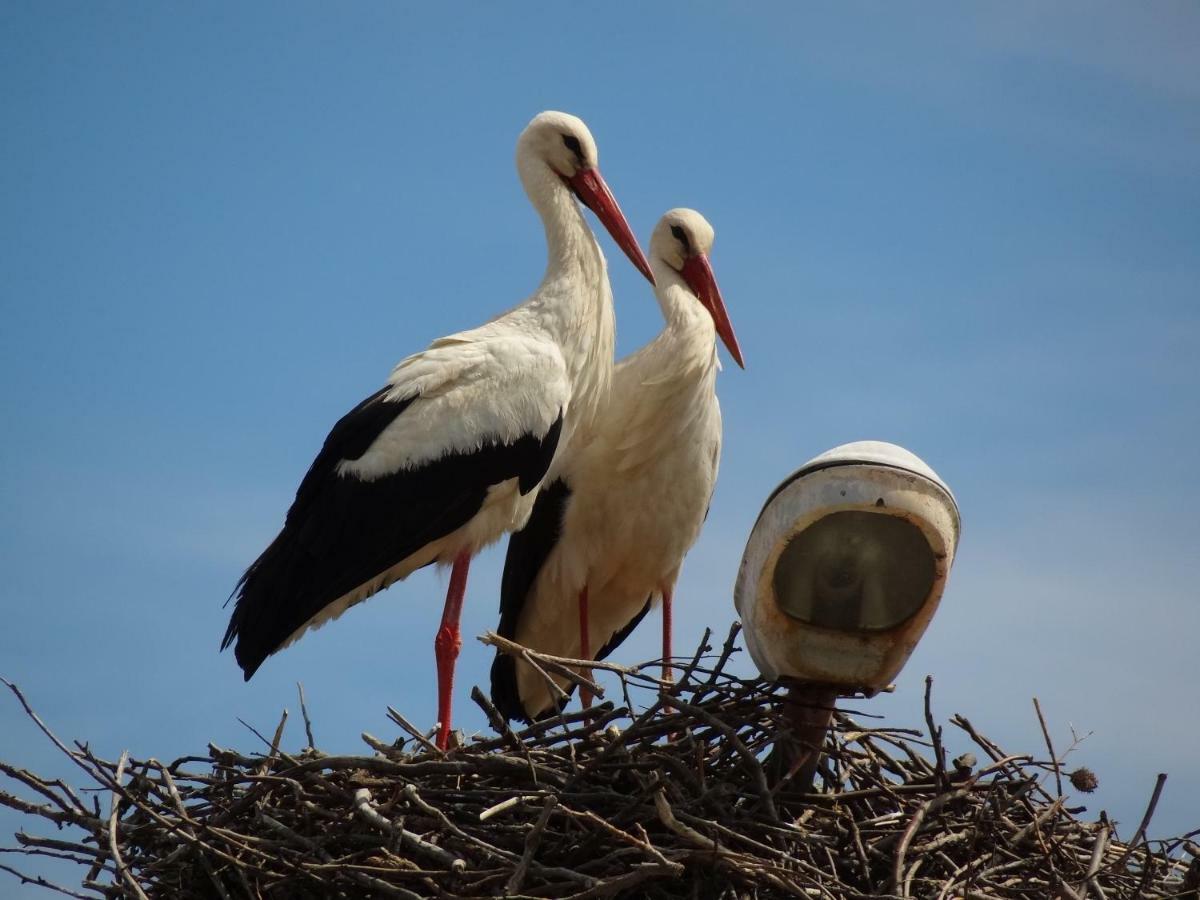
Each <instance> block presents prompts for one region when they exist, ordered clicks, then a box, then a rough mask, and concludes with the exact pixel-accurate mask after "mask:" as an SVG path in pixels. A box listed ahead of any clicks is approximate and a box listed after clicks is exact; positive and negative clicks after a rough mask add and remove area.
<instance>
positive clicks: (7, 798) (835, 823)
mask: <svg viewBox="0 0 1200 900" xmlns="http://www.w3.org/2000/svg"><path fill="white" fill-rule="evenodd" d="M736 633H737V632H736V626H735V628H734V629H733V630H731V632H730V634H729V637H728V639H727V640H726V641H725V643H724V646H723V647H722V648H721V649H720V651H719V652H718V653H716V654H710V650H711V648H710V647H708V646H707V636H706V643H705V644H704V645H702V646H701V647H700V648H699V649H698V650H697V652H696V654H695V656H694V657H693V658H692V660H691V661H690V663H687V664H681V665H680V666H678V681H677V682H676V683H675V684H673V685H671V684H665V683H663V682H661V681H660V680H659V679H657V678H655V677H653V675H652V674H650V673H652V672H654V671H655V669H656V667H657V664H645V665H643V666H638V667H632V668H628V667H621V666H615V665H609V664H598V665H597V666H596V668H605V669H609V670H611V671H614V672H616V674H617V675H618V676H619V683H620V689H621V692H622V697H621V700H620V701H619V702H611V701H610V702H605V703H599V704H597V705H596V706H595V707H593V709H592V710H591V713H590V714H585V713H583V712H582V711H574V712H569V713H566V714H563V715H560V716H557V717H555V718H553V719H550V720H548V721H544V722H541V723H538V724H536V725H534V726H531V727H529V728H525V729H524V730H520V731H513V730H511V729H510V728H509V727H508V726H506V725H505V724H504V723H503V722H502V721H501V720H500V718H499V716H497V715H496V712H495V710H494V709H493V708H492V707H491V704H490V703H489V702H488V700H487V699H486V697H484V696H483V695H482V694H481V693H480V692H479V691H478V689H476V690H475V691H474V692H473V694H472V697H473V699H474V700H475V702H476V703H477V704H479V705H480V706H481V707H482V708H483V710H484V712H485V713H486V714H487V716H488V720H489V722H490V723H491V725H492V728H493V730H494V732H495V734H494V735H492V736H475V737H473V738H471V739H470V740H468V741H466V742H465V743H463V745H462V746H459V747H458V748H456V749H453V750H451V751H449V752H447V753H442V752H439V751H438V750H436V749H435V748H434V747H433V745H432V744H431V743H430V742H429V741H428V739H427V738H426V737H425V736H424V735H423V734H421V733H419V732H417V731H416V729H414V728H413V727H412V726H411V725H410V724H409V723H408V722H407V721H406V720H405V719H404V718H403V716H401V715H400V714H399V713H397V712H395V711H394V710H389V714H390V715H391V717H392V720H393V721H394V722H395V723H396V724H397V725H399V726H400V727H401V728H403V729H404V730H405V731H406V732H407V734H408V737H407V738H405V739H402V740H398V741H396V742H394V743H387V742H383V741H380V740H378V739H376V738H374V737H372V736H371V735H369V734H364V735H363V736H362V738H363V740H364V742H365V743H366V744H367V745H368V746H369V747H370V751H371V752H370V753H367V754H364V755H361V756H330V755H326V754H324V753H322V752H320V751H319V750H317V749H315V748H314V747H313V746H312V731H311V727H309V721H308V715H307V711H305V714H304V721H305V726H306V734H307V735H308V737H309V740H308V746H307V747H306V748H305V749H303V750H301V751H300V752H298V753H288V752H285V751H284V750H283V749H282V745H281V736H282V734H283V725H284V722H283V721H281V722H280V724H279V728H278V729H277V731H276V734H275V737H274V739H273V740H270V741H268V740H266V739H265V738H264V747H263V750H264V752H263V754H261V755H246V754H243V753H240V752H236V751H234V750H230V749H224V748H221V747H217V746H213V745H210V746H209V747H208V751H207V753H206V754H205V755H202V756H189V757H185V758H183V759H178V760H175V761H174V762H172V763H169V764H164V763H161V762H159V761H157V760H155V759H153V758H151V759H145V760H141V759H133V758H131V757H129V756H128V755H127V754H123V755H122V756H121V758H120V759H119V760H117V761H115V762H113V761H109V760H104V759H101V758H99V757H98V756H96V755H95V754H94V753H93V752H92V751H91V750H90V749H89V748H88V747H87V745H85V744H81V743H76V744H75V745H73V746H70V747H68V746H67V745H65V744H64V743H62V742H61V741H60V740H59V739H58V738H57V737H55V736H54V734H53V733H52V732H51V731H50V730H49V729H48V728H46V726H45V725H44V724H43V723H42V722H41V720H40V719H38V718H37V716H36V713H35V712H34V711H33V710H32V709H31V708H30V707H29V705H28V704H27V703H26V701H25V698H24V697H23V696H22V695H21V693H20V691H19V690H17V688H16V687H15V686H13V685H9V687H10V688H12V690H13V692H14V693H15V694H16V695H17V697H18V698H19V699H20V701H21V703H22V704H23V705H24V706H25V710H26V712H27V714H28V715H30V716H31V717H32V718H33V719H34V720H35V721H36V722H37V724H38V725H39V727H41V728H42V729H43V731H45V733H46V736H47V739H48V740H51V741H53V742H54V743H55V745H56V746H57V747H58V748H59V749H60V750H61V751H62V752H64V753H66V754H67V755H68V756H69V757H70V758H71V759H72V760H73V761H74V762H75V764H76V765H78V767H79V768H80V769H81V770H82V771H83V772H84V773H85V774H86V777H85V778H84V780H83V783H82V784H81V785H80V786H78V787H73V786H71V785H69V784H66V783H64V782H62V781H50V780H46V779H43V778H40V777H39V776H37V775H36V774H34V773H32V772H29V771H26V770H24V769H19V768H16V767H14V766H11V765H8V764H6V763H3V762H0V775H3V776H4V777H5V779H6V780H7V781H8V782H10V783H11V784H6V785H5V786H6V787H9V786H12V787H14V789H15V790H17V791H18V792H19V793H18V794H14V793H9V792H7V791H0V803H2V804H4V805H6V806H9V807H11V808H13V809H16V810H19V811H21V812H22V813H25V814H27V816H28V817H29V820H30V825H31V827H32V826H33V825H35V824H37V825H40V826H42V827H43V828H44V827H45V826H46V825H47V824H48V823H49V824H53V825H55V826H58V829H59V830H58V831H56V832H55V834H54V836H53V837H45V836H36V835H34V834H30V833H26V832H21V833H18V834H17V835H16V840H17V846H16V847H12V848H4V853H5V854H6V855H4V856H0V869H3V870H5V871H7V872H8V873H10V874H11V875H14V876H16V877H17V878H20V879H22V880H23V881H26V882H30V883H35V884H40V885H42V886H44V887H47V888H50V889H51V890H54V891H58V892H60V893H62V894H66V895H68V896H72V897H87V898H95V897H138V898H143V897H170V898H220V900H231V898H238V900H244V898H284V897H286V898H310V897H311V898H325V897H381V898H382V897H406V898H415V897H444V898H466V897H491V896H509V897H572V898H575V900H583V898H590V897H617V896H634V897H661V898H674V897H688V898H743V897H745V898H753V897H764V898H765V897H785V896H798V897H824V898H838V900H842V898H859V897H922V898H939V900H944V898H1018V897H1020V898H1051V897H1058V898H1085V897H1094V898H1119V897H1120V898H1124V897H1128V898H1132V897H1145V898H1157V897H1176V898H1190V900H1200V862H1198V861H1197V859H1196V857H1195V855H1196V854H1197V853H1200V847H1198V846H1197V845H1195V844H1193V843H1191V842H1190V841H1189V840H1187V838H1180V839H1178V840H1173V841H1147V840H1146V839H1145V830H1146V825H1147V824H1148V822H1149V819H1150V815H1151V814H1152V813H1153V807H1154V804H1155V803H1156V802H1157V799H1158V796H1159V793H1160V792H1161V789H1162V784H1163V780H1164V779H1165V776H1160V777H1159V781H1158V784H1157V785H1156V787H1155V791H1154V795H1153V797H1152V799H1151V803H1150V806H1149V808H1148V809H1147V812H1146V816H1145V817H1144V819H1143V821H1142V823H1141V827H1139V828H1138V829H1137V831H1136V832H1135V833H1134V835H1133V837H1132V839H1130V840H1128V841H1125V842H1122V841H1120V840H1118V838H1117V835H1116V832H1115V830H1114V827H1113V825H1112V824H1111V823H1110V822H1109V821H1108V819H1107V818H1106V817H1105V815H1104V814H1103V813H1101V815H1100V817H1099V820H1098V821H1085V820H1083V819H1081V818H1078V814H1079V813H1080V812H1082V810H1081V809H1072V808H1071V807H1070V806H1069V805H1068V801H1067V800H1066V798H1065V797H1064V796H1063V780H1064V779H1065V778H1073V780H1074V781H1075V782H1077V785H1076V787H1077V789H1079V790H1082V789H1084V787H1085V786H1086V782H1087V776H1088V775H1090V773H1086V772H1079V771H1076V772H1074V773H1070V775H1068V773H1067V772H1066V771H1064V769H1063V767H1062V765H1061V760H1060V759H1058V758H1056V757H1055V754H1054V751H1053V748H1052V746H1051V745H1050V741H1049V735H1048V733H1047V741H1046V744H1047V747H1046V754H1045V755H1044V758H1034V757H1033V756H1030V755H1021V754H1018V755H1013V754H1009V753H1006V752H1005V751H1003V750H1001V749H1000V748H999V747H998V746H997V745H996V744H995V743H994V742H992V741H991V740H989V739H988V738H986V737H985V736H984V735H982V734H980V733H979V732H978V731H977V730H976V729H975V727H974V726H973V725H972V724H971V723H970V722H969V721H968V720H967V719H965V718H963V717H962V716H955V717H953V718H952V719H951V720H950V724H951V725H953V726H954V727H955V728H957V729H959V730H961V732H962V733H963V734H964V735H965V737H966V738H969V740H970V741H971V742H972V743H973V745H974V748H975V752H974V753H973V754H972V753H967V754H963V755H962V756H960V757H958V758H957V759H955V760H953V761H951V762H947V760H946V752H945V749H944V747H943V744H942V734H941V732H942V729H941V728H940V727H937V726H936V725H935V724H934V718H933V715H932V713H931V712H929V704H928V696H929V695H928V682H927V690H926V710H927V715H926V719H927V723H926V728H925V729H924V730H910V729H898V728H887V727H868V726H866V725H862V724H859V722H857V721H856V720H855V719H853V718H851V716H850V715H848V714H845V713H843V712H838V713H836V715H835V717H834V727H833V728H832V729H831V733H830V735H829V737H828V738H827V740H826V743H825V747H824V757H823V759H822V761H821V763H820V766H819V767H818V770H817V776H816V780H815V783H814V785H813V786H811V787H810V786H806V785H803V784H800V783H798V782H797V779H795V778H789V777H788V776H787V773H786V772H784V771H783V769H782V767H781V766H779V765H777V764H776V760H777V759H778V758H779V755H777V756H772V755H771V751H772V748H773V745H774V744H775V742H776V740H777V739H779V737H780V735H781V734H782V735H783V736H784V739H785V740H786V738H787V734H788V725H787V721H788V720H787V718H786V717H785V716H784V715H782V713H781V708H782V704H781V700H782V692H783V688H780V687H779V686H777V685H772V684H768V683H765V682H761V681H748V680H743V679H739V678H735V677H733V676H732V675H730V674H728V673H727V672H726V664H727V662H728V660H729V658H730V656H731V655H732V654H733V653H734V652H735V651H736V648H735V638H736ZM483 640H484V641H485V642H486V643H493V644H496V645H502V649H505V650H506V651H507V652H513V653H517V654H518V655H523V656H524V657H525V658H526V659H531V660H533V661H534V662H536V663H537V664H538V665H539V667H540V668H542V669H543V670H544V671H546V672H548V673H557V674H564V673H566V674H567V676H568V677H569V678H570V680H573V681H575V682H576V683H587V684H593V686H595V685H594V683H593V682H591V681H590V680H589V679H588V678H587V677H586V676H584V675H581V674H578V670H577V669H575V668H573V667H571V666H570V662H571V661H569V660H556V659H554V658H552V657H545V656H541V655H538V654H534V653H532V652H531V651H528V650H524V649H523V648H520V647H516V646H515V645H510V644H506V643H505V642H504V641H503V640H502V639H499V638H496V637H495V636H494V635H488V636H485V638H484V639H483ZM6 683H7V682H6ZM596 687H597V688H598V686H596ZM639 691H640V692H641V693H642V694H643V695H645V697H646V698H647V702H648V704H649V705H648V707H647V708H644V709H639V707H638V706H637V705H636V704H635V703H633V702H632V697H631V695H637V694H638V692H639ZM301 701H302V703H303V695H301ZM1038 715H1039V719H1040V716H1041V713H1040V710H1039V711H1038ZM284 720H286V713H285V714H284ZM1038 756H1039V757H1043V754H1041V753H1040V752H1039V754H1038ZM976 757H978V759H977V758H976ZM22 795H23V796H22ZM98 795H99V796H103V798H104V801H105V802H104V803H103V804H101V803H100V802H99V800H98V799H97V796H98ZM85 797H86V798H87V799H85ZM26 798H28V799H26ZM1189 837H1190V836H1189ZM14 855H15V856H16V857H17V858H16V859H15V860H14ZM37 857H57V858H59V859H65V860H70V861H72V862H74V863H77V864H78V865H79V866H80V867H81V868H80V871H81V873H82V877H81V879H80V882H79V885H80V886H79V887H76V888H69V887H64V886H61V885H56V884H53V883H51V882H50V881H49V880H47V879H46V878H44V877H41V876H38V875H34V874H26V873H22V872H21V871H19V870H18V869H17V868H14V867H13V866H10V865H8V864H6V863H5V862H2V860H5V859H7V860H9V861H16V862H20V861H21V859H25V862H26V863H30V862H36V859H33V860H31V859H30V858H37Z"/></svg>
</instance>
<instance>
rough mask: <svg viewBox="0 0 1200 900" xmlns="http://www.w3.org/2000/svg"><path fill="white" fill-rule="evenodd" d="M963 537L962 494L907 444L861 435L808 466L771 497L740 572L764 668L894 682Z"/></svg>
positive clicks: (756, 653) (862, 683)
mask: <svg viewBox="0 0 1200 900" xmlns="http://www.w3.org/2000/svg"><path fill="white" fill-rule="evenodd" d="M958 535H959V516H958V506H957V504H956V503H955V501H954V495H953V494H951V493H950V489H949V488H948V487H947V486H946V484H945V482H943V481H942V479H941V478H939V477H938V476H937V474H936V473H935V472H934V471H933V469H931V468H930V467H929V466H928V465H926V464H925V463H924V462H923V461H922V460H921V459H919V458H918V457H917V456H915V455H914V454H912V453H910V452H909V451H908V450H905V449H904V448H903V447H898V446H896V445H895V444H888V443H884V442H882V441H859V442H856V443H853V444H844V445H842V446H840V447H835V448H834V449H832V450H829V451H827V452H825V453H822V454H821V455H820V456H818V457H816V458H815V459H812V460H810V461H809V462H807V463H805V465H803V466H801V467H800V468H799V469H798V470H797V471H796V472H794V473H793V474H792V475H790V476H789V477H788V478H786V479H785V480H784V481H783V483H782V484H781V485H780V486H779V487H778V488H776V489H775V491H774V493H772V495H771V496H770V498H769V499H768V500H767V503H766V505H765V506H764V507H763V510H762V512H761V513H760V514H759V517H758V521H757V522H756V523H755V525H754V529H753V531H752V532H751V533H750V539H749V540H748V541H747V543H746V550H745V553H744V554H743V556H742V565H741V569H740V570H739V571H738V577H737V584H736V587H735V591H734V602H735V603H736V605H737V609H738V613H739V615H740V616H741V619H742V625H743V628H744V631H745V635H746V642H747V646H748V647H749V649H750V655H751V656H752V657H753V658H754V661H755V663H756V664H757V665H758V667H759V669H760V671H761V672H762V674H763V675H764V676H765V677H767V678H771V679H778V678H788V679H792V680H795V681H800V682H805V683H810V684H819V685H823V686H826V687H829V688H836V689H837V692H838V693H850V692H853V691H863V692H865V693H867V694H873V693H875V692H877V691H878V690H880V689H881V688H883V687H885V686H886V685H887V684H889V683H890V682H891V681H892V679H893V678H895V677H896V675H897V673H899V671H900V669H901V668H903V666H904V663H905V662H906V661H907V660H908V657H909V655H910V654H911V653H912V651H913V648H914V647H916V645H917V642H918V641H919V640H920V639H921V635H922V634H924V632H925V628H926V626H927V625H928V624H929V620H930V619H931V618H932V617H933V614H934V612H935V611H936V610H937V607H938V603H939V601H940V600H941V596H942V590H943V589H944V588H945V585H946V577H947V575H948V574H949V572H950V566H951V564H952V563H953V561H954V551H955V549H956V547H957V545H958Z"/></svg>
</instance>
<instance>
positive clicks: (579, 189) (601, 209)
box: [567, 168, 654, 284]
mask: <svg viewBox="0 0 1200 900" xmlns="http://www.w3.org/2000/svg"><path fill="white" fill-rule="evenodd" d="M567 184H568V185H570V187H571V190H573V191H574V192H575V196H576V197H578V198H579V199H580V200H582V201H583V205H584V206H586V207H587V208H588V209H590V210H591V211H592V212H594V213H595V214H596V218H597V219H599V220H600V224H602V225H603V226H604V227H605V228H607V229H608V233H609V234H611V235H612V239H613V240H614V241H616V242H617V246H618V247H620V248H621V249H622V250H623V251H624V252H625V255H626V256H628V257H629V261H630V262H631V263H633V264H634V265H635V266H637V270H638V271H639V272H641V273H642V274H643V275H645V276H646V280H647V281H649V282H650V283H651V284H654V273H653V272H651V271H650V263H649V262H647V261H646V256H645V254H643V253H642V248H641V247H639V246H638V242H637V238H635V237H634V236H633V230H632V229H631V228H630V227H629V223H628V222H626V221H625V214H624V213H623V212H621V207H620V206H618V205H617V198H616V197H614V196H613V195H612V191H610V190H609V189H608V185H607V184H605V183H604V178H603V177H601V175H600V170H599V169H595V168H590V169H580V170H579V171H578V172H576V173H575V174H574V176H572V177H571V178H568V179H567Z"/></svg>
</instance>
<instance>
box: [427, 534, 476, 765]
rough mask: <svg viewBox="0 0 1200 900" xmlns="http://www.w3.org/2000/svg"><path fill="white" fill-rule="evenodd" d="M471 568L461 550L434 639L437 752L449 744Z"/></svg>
mask: <svg viewBox="0 0 1200 900" xmlns="http://www.w3.org/2000/svg"><path fill="white" fill-rule="evenodd" d="M470 566H471V551H469V550H464V551H463V552H462V553H460V554H458V556H456V557H455V559H454V568H452V569H451V570H450V587H449V589H448V590H447V591H446V606H445V608H444V609H443V610H442V624H441V627H440V628H438V633H437V636H436V637H435V638H434V639H433V655H434V657H436V659H437V679H438V733H437V745H438V749H440V750H445V749H446V748H447V747H448V746H449V744H450V706H451V704H452V702H453V700H454V662H455V660H457V659H458V651H459V650H460V649H461V648H462V635H461V632H460V631H459V628H458V621H459V619H461V618H462V606H463V596H464V595H465V594H466V593H467V569H469V568H470Z"/></svg>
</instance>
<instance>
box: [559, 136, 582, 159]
mask: <svg viewBox="0 0 1200 900" xmlns="http://www.w3.org/2000/svg"><path fill="white" fill-rule="evenodd" d="M563 143H564V144H566V145H567V149H568V150H570V151H571V152H572V153H574V154H575V155H576V156H577V157H579V158H580V159H583V147H581V146H580V144H579V138H577V137H575V136H574V135H572V134H564V135H563Z"/></svg>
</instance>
